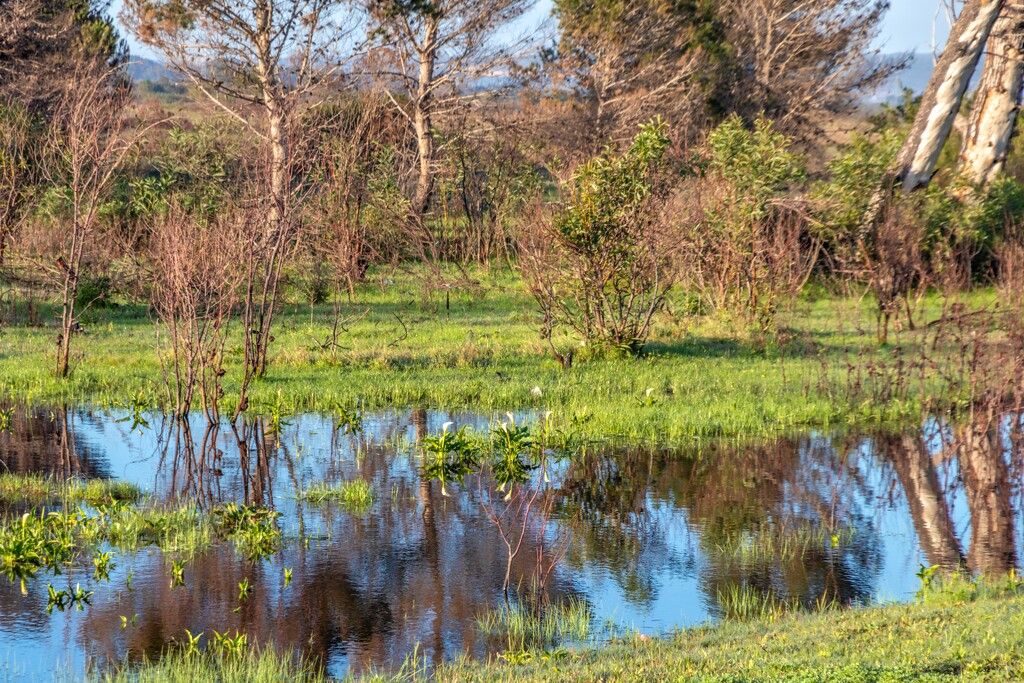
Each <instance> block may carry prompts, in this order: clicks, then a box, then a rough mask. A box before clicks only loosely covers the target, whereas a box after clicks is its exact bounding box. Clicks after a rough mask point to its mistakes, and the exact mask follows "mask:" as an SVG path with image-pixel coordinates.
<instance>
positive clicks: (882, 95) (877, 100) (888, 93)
mask: <svg viewBox="0 0 1024 683" xmlns="http://www.w3.org/2000/svg"><path fill="white" fill-rule="evenodd" d="M934 65H935V58H934V57H933V56H932V53H930V52H919V53H917V54H915V55H912V56H911V58H910V62H909V63H908V64H907V68H906V69H904V70H902V71H900V72H899V73H897V74H896V75H895V76H893V78H891V79H890V80H889V82H888V83H886V84H885V85H883V86H882V87H881V88H879V89H878V90H877V91H876V92H875V93H873V94H872V95H869V96H868V98H867V99H868V101H869V102H870V103H872V104H883V103H885V104H894V103H896V102H899V101H900V100H902V99H903V89H904V88H910V90H911V91H913V93H914V94H915V95H920V94H921V93H923V92H924V89H925V88H927V87H928V80H929V79H930V78H931V77H932V68H933V67H934ZM982 66H984V65H983V64H979V65H978V69H977V70H976V71H975V73H974V78H973V79H972V80H971V86H970V87H971V89H974V87H975V86H976V85H977V84H978V77H979V76H980V74H981V68H982Z"/></svg>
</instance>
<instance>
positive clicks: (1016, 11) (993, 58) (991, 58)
mask: <svg viewBox="0 0 1024 683" xmlns="http://www.w3.org/2000/svg"><path fill="white" fill-rule="evenodd" d="M1022 79H1024V0H1006V5H1005V6H1004V8H1003V13H1002V15H1000V17H999V20H998V21H997V22H996V24H995V27H994V28H993V29H992V34H991V35H990V36H989V39H988V50H987V52H986V56H985V67H984V69H983V70H982V72H981V83H980V84H979V86H978V92H977V94H976V95H975V98H974V106H973V107H972V109H971V115H970V120H969V121H968V124H967V131H966V134H965V135H964V144H963V147H962V149H961V151H960V173H961V175H962V176H963V177H964V179H966V180H967V181H968V182H970V183H971V184H973V185H977V186H988V185H989V184H991V183H992V181H993V180H994V179H995V177H996V176H997V175H998V174H999V173H1000V172H1001V171H1002V170H1003V167H1004V166H1005V165H1006V155H1007V154H1008V152H1009V149H1010V138H1011V137H1013V130H1014V127H1015V125H1016V123H1017V114H1018V113H1019V111H1020V96H1021V85H1022V82H1024V80H1022Z"/></svg>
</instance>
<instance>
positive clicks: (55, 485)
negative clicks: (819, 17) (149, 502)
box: [0, 472, 142, 507]
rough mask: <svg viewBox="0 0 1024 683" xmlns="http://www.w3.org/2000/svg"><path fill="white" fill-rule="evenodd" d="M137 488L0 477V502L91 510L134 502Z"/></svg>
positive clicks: (21, 476) (105, 482)
mask: <svg viewBox="0 0 1024 683" xmlns="http://www.w3.org/2000/svg"><path fill="white" fill-rule="evenodd" d="M141 498H142V491H141V490H140V489H139V487H137V486H135V485H134V484H131V483H129V482H126V481H118V480H114V479H88V480H84V481H83V480H81V479H61V478H59V477H53V476H48V475H42V474H12V473H10V472H6V473H3V474H0V500H2V501H4V502H6V503H8V504H26V505H32V506H37V507H38V506H43V505H45V506H47V507H51V506H57V505H66V504H67V503H80V502H85V503H88V504H89V505H92V506H97V505H109V504H111V503H114V502H137V501H138V500H140V499H141Z"/></svg>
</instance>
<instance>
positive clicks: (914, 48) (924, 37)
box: [111, 0, 949, 58]
mask: <svg viewBox="0 0 1024 683" xmlns="http://www.w3.org/2000/svg"><path fill="white" fill-rule="evenodd" d="M890 3H891V9H890V10H889V13H888V14H887V15H886V17H885V21H884V23H883V25H882V31H881V35H880V36H879V44H880V47H881V48H882V49H883V50H884V51H885V52H931V51H932V44H933V32H934V35H935V37H936V38H937V40H938V44H939V45H940V46H941V45H942V43H943V42H945V40H946V37H947V36H948V35H949V26H948V24H947V23H946V19H945V15H944V14H940V15H938V16H936V11H937V10H938V9H939V7H940V5H941V4H942V0H890ZM120 4H121V3H120V1H119V0H115V1H114V2H113V3H112V5H111V12H112V13H113V14H115V16H116V14H117V12H119V11H120ZM551 6H552V0H538V2H537V5H536V6H535V7H534V8H533V10H532V11H531V12H530V14H529V16H528V17H527V21H528V22H529V24H531V25H535V24H536V23H537V21H539V20H541V19H543V18H544V17H545V16H547V15H549V14H550V12H551ZM125 34H127V31H125ZM128 42H129V45H130V46H131V51H132V54H133V55H138V56H141V57H150V58H153V57H154V56H155V55H154V54H153V53H152V51H150V50H147V49H145V48H143V47H141V46H140V45H139V44H138V43H136V42H135V41H134V40H132V38H131V37H130V36H129V37H128Z"/></svg>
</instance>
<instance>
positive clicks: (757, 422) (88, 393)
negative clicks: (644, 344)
mask: <svg viewBox="0 0 1024 683" xmlns="http://www.w3.org/2000/svg"><path fill="white" fill-rule="evenodd" d="M394 277H395V278H396V279H397V281H396V282H391V281H390V280H388V279H379V280H378V281H377V284H368V285H364V286H363V287H361V288H360V289H359V290H358V291H357V296H356V300H355V302H354V303H346V304H345V305H344V306H343V307H342V317H343V318H345V319H348V323H347V324H346V325H345V327H344V331H342V332H341V334H340V335H339V336H338V338H337V340H336V341H337V344H336V345H335V344H333V343H325V342H332V341H333V340H331V339H330V333H331V330H332V327H333V325H332V321H333V306H331V305H329V304H327V305H319V306H314V307H310V306H309V305H308V304H300V303H296V302H295V301H294V298H295V297H294V296H293V302H292V303H290V304H288V305H287V307H286V308H285V310H284V312H283V313H282V315H281V316H280V318H279V324H278V327H277V330H276V333H275V334H276V339H275V341H274V343H273V345H272V347H271V355H272V361H271V368H270V372H269V376H268V377H267V378H266V379H265V380H263V381H260V382H258V383H257V384H256V385H255V386H254V388H253V401H252V402H251V407H252V409H253V410H255V411H259V410H261V409H266V407H267V406H268V405H269V404H276V405H277V406H278V407H279V408H281V409H283V410H285V411H288V412H296V411H303V410H311V411H330V410H332V409H334V408H335V407H337V406H346V407H350V406H352V405H354V404H356V402H359V403H360V404H361V405H362V406H364V407H365V408H370V409H372V408H384V407H402V408H404V407H412V406H417V407H427V408H445V409H456V410H457V409H472V410H478V411H483V412H493V413H495V414H502V413H504V411H506V410H517V409H529V408H535V409H538V410H552V411H555V413H556V414H557V415H560V416H562V417H563V418H565V419H569V418H571V417H572V416H574V415H579V416H584V415H585V416H588V417H586V418H585V419H584V420H583V421H582V423H581V426H580V427H579V428H580V429H581V430H583V431H585V432H586V433H587V434H588V435H589V436H601V437H603V436H619V437H625V438H629V439H656V440H660V441H682V440H685V439H690V438H695V437H704V438H707V437H721V436H742V437H757V436H769V435H772V434H777V433H779V432H784V431H794V430H798V429H802V428H807V427H812V426H833V425H835V424H836V423H851V422H866V421H874V420H879V419H885V420H896V419H900V418H912V417H914V416H916V415H918V414H919V413H920V408H921V405H920V400H919V395H917V394H915V396H914V397H911V398H910V399H909V400H905V401H904V400H897V401H891V402H888V403H879V402H877V401H869V400H850V397H849V396H848V394H847V393H846V392H845V391H844V390H843V389H842V387H843V384H844V382H845V381H846V380H847V379H848V370H849V367H848V366H849V365H850V364H851V363H856V362H862V361H863V356H858V352H859V350H861V349H870V354H871V359H872V362H882V363H887V362H890V361H891V360H892V359H893V357H894V354H897V353H901V354H902V357H903V358H906V357H907V356H908V355H910V354H912V352H913V348H912V347H913V345H914V344H916V343H918V342H917V337H916V334H918V333H902V334H897V335H896V337H895V339H894V340H893V343H891V344H890V346H888V347H886V348H884V349H881V350H879V349H877V346H876V345H875V343H874V336H873V335H874V319H873V311H872V307H871V304H870V302H864V301H854V300H837V299H833V298H828V297H822V298H817V299H812V298H807V297H805V298H804V299H802V300H801V301H800V302H799V303H798V304H797V305H796V307H795V308H794V309H793V310H792V311H787V312H786V313H785V314H784V316H783V323H784V325H785V326H786V332H785V335H784V336H785V339H786V343H785V344H783V345H770V346H768V347H767V348H765V347H764V346H763V345H760V344H756V343H751V342H747V341H743V338H744V337H743V335H742V334H740V335H737V334H736V326H735V325H732V324H730V323H725V322H722V321H721V320H717V319H708V318H702V317H698V316H693V315H690V314H688V313H686V310H687V306H688V305H689V304H688V302H687V301H686V300H684V299H683V298H682V297H679V298H678V299H677V300H675V301H673V302H672V306H671V307H670V312H668V313H666V314H664V315H662V316H660V317H659V319H658V322H657V325H656V326H655V329H654V333H653V336H652V339H651V343H650V344H649V346H648V349H647V351H648V352H647V354H646V355H645V356H644V357H643V358H641V359H639V360H633V359H627V358H587V357H586V353H585V352H586V349H581V350H580V353H578V354H577V362H576V363H574V366H573V368H572V369H571V370H568V371H566V370H563V369H562V368H561V367H559V366H558V364H557V363H555V362H554V361H553V360H552V359H551V357H550V355H549V354H548V353H547V352H546V349H545V347H544V346H543V345H542V344H541V342H540V339H539V336H538V333H537V314H536V311H535V306H534V304H533V301H532V300H531V299H530V297H529V296H528V295H527V294H526V293H525V292H524V291H523V289H522V287H521V285H520V283H519V282H518V281H517V280H515V279H514V278H513V277H512V276H510V275H509V274H508V273H491V274H487V273H478V274H477V281H478V284H477V285H476V286H474V287H467V288H463V289H459V290H453V291H452V292H450V293H449V294H447V296H446V294H445V293H444V292H442V293H440V294H437V293H435V295H434V296H433V298H432V299H431V300H425V299H424V297H423V294H422V289H421V288H420V286H419V285H418V284H417V283H416V282H414V281H413V280H412V279H409V278H405V279H402V278H401V277H400V276H397V275H396V276H394ZM972 297H973V298H972V302H971V303H972V305H982V304H984V303H986V302H988V301H990V300H991V298H992V294H991V293H990V292H980V293H977V294H974V295H972ZM939 308H940V302H938V301H937V300H931V301H929V302H927V303H926V310H925V311H924V312H923V313H922V314H921V317H922V318H923V319H926V320H927V319H933V318H934V317H937V316H938V314H939ZM7 317H8V319H9V321H11V322H9V323H8V325H7V326H6V327H4V328H0V397H3V398H4V399H6V400H8V401H11V400H14V401H22V402H29V403H63V402H72V403H76V402H94V403H97V404H100V405H111V406H117V405H124V404H127V403H129V402H134V403H138V402H142V403H145V404H148V405H152V406H157V405H159V404H161V403H162V402H163V401H164V399H165V396H166V389H165V384H164V381H163V373H162V370H161V364H160V360H159V355H158V353H157V350H156V349H157V340H158V335H157V327H156V326H155V325H154V323H153V321H152V320H151V319H150V317H149V316H148V315H147V313H146V311H145V310H144V309H143V308H141V307H138V306H129V305H122V306H120V307H110V308H104V309H97V308H95V307H94V308H91V309H89V310H88V311H87V312H86V313H85V314H84V316H83V325H84V327H85V332H84V334H82V335H81V336H80V337H77V338H76V339H75V351H76V353H77V354H78V359H77V362H76V367H75V371H74V375H73V377H72V378H71V379H69V380H56V379H54V378H53V376H52V362H51V356H50V354H51V352H52V346H53V338H54V334H55V332H54V329H53V326H52V323H51V322H50V321H51V320H52V316H51V315H50V314H49V313H48V311H47V309H46V308H45V306H42V305H41V304H39V303H38V302H37V303H36V304H35V306H34V312H33V314H32V315H31V316H30V315H29V311H28V309H27V306H25V305H22V306H21V307H20V308H19V307H18V306H15V307H14V308H9V309H8V316H7ZM31 320H34V321H35V322H36V324H35V325H30V324H27V322H29V321H31ZM234 332H235V334H234V336H233V342H232V343H231V344H229V347H228V357H229V358H228V366H227V376H226V377H225V384H224V388H225V394H226V395H225V398H224V402H225V404H226V407H229V408H230V407H231V406H232V404H233V402H234V401H236V400H237V391H238V382H239V378H240V365H241V358H242V346H241V340H240V332H239V331H238V329H237V325H236V327H235V330H234ZM163 341H164V344H166V339H164V340H163ZM561 343H563V344H570V343H572V342H571V341H570V340H569V339H568V338H565V339H563V340H561ZM897 349H899V351H897ZM823 380H824V381H823ZM535 387H536V388H539V389H540V392H541V395H540V397H539V398H538V396H537V395H536V393H535V392H534V391H533V390H534V388H535Z"/></svg>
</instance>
